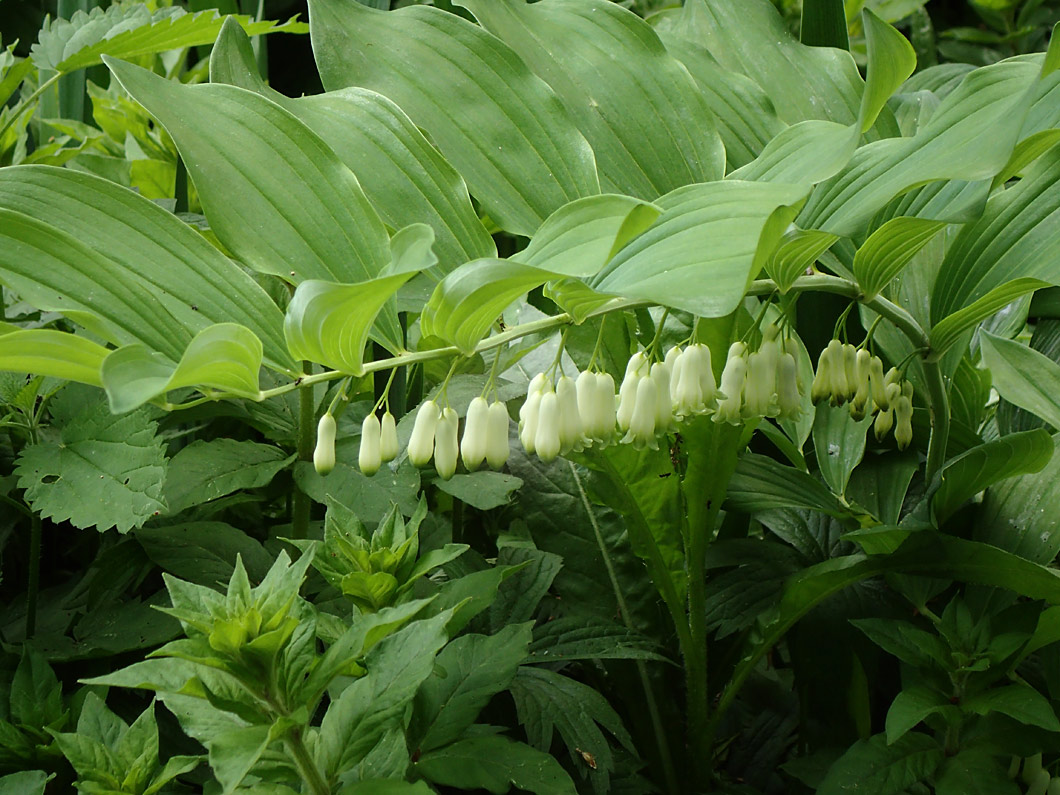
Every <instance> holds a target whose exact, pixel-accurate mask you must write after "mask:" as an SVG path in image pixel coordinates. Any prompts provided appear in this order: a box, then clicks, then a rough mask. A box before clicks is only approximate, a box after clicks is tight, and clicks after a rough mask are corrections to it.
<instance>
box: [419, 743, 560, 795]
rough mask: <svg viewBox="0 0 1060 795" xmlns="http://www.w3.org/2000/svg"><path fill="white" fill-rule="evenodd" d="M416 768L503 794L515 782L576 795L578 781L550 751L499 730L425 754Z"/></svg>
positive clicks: (442, 780) (541, 791)
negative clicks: (498, 731) (513, 737)
mask: <svg viewBox="0 0 1060 795" xmlns="http://www.w3.org/2000/svg"><path fill="white" fill-rule="evenodd" d="M416 770H417V771H418V772H419V773H420V775H422V776H423V777H424V778H426V779H428V780H430V781H433V782H434V783H436V784H442V785H444V786H452V787H459V788H461V789H476V788H481V789H484V790H486V791H487V792H490V793H492V795H503V793H506V792H508V791H509V790H510V789H511V788H512V786H513V785H514V786H516V787H518V788H519V789H521V790H527V791H528V792H533V793H535V795H575V793H576V792H577V790H576V789H575V788H574V782H573V781H571V779H570V776H568V775H567V773H566V771H564V770H563V768H562V767H560V765H559V762H557V761H556V760H555V759H553V758H552V757H551V756H549V755H548V754H547V753H544V752H542V751H538V750H536V749H534V748H531V747H530V746H528V745H524V744H523V743H518V742H514V741H513V740H509V739H508V738H507V737H504V736H502V735H499V734H494V735H487V736H483V737H472V738H469V739H467V740H459V741H458V742H455V743H453V744H452V745H449V746H446V747H445V748H440V749H438V750H437V751H432V752H431V753H428V754H424V755H423V756H422V757H420V760H419V761H418V762H417V763H416Z"/></svg>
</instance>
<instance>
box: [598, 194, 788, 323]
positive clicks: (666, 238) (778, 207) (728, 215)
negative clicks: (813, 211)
mask: <svg viewBox="0 0 1060 795" xmlns="http://www.w3.org/2000/svg"><path fill="white" fill-rule="evenodd" d="M804 196H805V190H804V189H803V188H801V187H798V186H794V185H782V184H767V183H753V182H739V181H724V182H711V183H705V184H701V185H689V186H688V187H685V188H680V189H678V190H676V191H674V192H673V193H670V194H667V195H666V196H663V197H662V198H661V199H659V200H658V201H657V202H656V204H657V205H658V206H659V207H660V208H662V210H663V213H662V215H661V216H659V219H658V221H656V222H655V224H654V225H653V226H652V227H651V228H649V229H648V230H647V231H646V232H644V233H643V234H641V235H640V236H639V237H637V238H636V239H635V240H633V241H632V242H631V243H630V244H629V245H627V246H626V247H625V248H623V249H622V250H621V251H619V252H618V254H617V255H616V256H615V258H614V259H613V260H611V262H610V263H609V264H608V265H607V267H606V268H605V269H604V270H603V271H602V272H601V273H600V274H598V275H597V276H596V277H595V278H594V279H593V280H592V281H591V282H590V284H591V286H592V287H593V288H594V289H597V290H600V291H602V292H605V293H614V294H616V295H622V296H626V297H629V298H638V299H648V300H651V301H657V302H659V303H662V304H665V305H667V306H671V307H674V308H677V309H684V310H687V311H689V312H692V313H694V314H696V315H700V316H703V317H721V316H724V315H727V314H729V313H730V312H732V311H733V309H735V308H736V307H737V306H738V305H739V303H740V301H742V300H743V297H744V294H745V292H746V290H747V285H748V282H749V281H750V280H752V279H754V278H755V276H757V275H758V272H759V270H760V269H761V268H762V266H763V265H764V264H765V260H766V257H767V256H768V255H769V254H770V253H771V252H772V251H773V249H774V248H775V247H776V244H777V243H778V242H779V240H780V237H781V235H782V234H783V233H784V231H785V229H786V228H787V226H788V223H789V222H790V221H791V219H792V217H793V216H794V214H795V211H796V209H797V206H798V205H800V204H801V203H802V201H803V198H804ZM775 212H779V213H780V214H781V216H786V218H785V220H784V221H783V224H779V223H776V220H775V218H774V213H775Z"/></svg>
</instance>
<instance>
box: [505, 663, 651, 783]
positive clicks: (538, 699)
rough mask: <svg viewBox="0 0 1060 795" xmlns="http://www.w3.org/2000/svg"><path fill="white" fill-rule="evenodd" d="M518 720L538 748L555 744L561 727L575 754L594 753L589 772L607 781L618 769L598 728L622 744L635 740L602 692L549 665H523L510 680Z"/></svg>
mask: <svg viewBox="0 0 1060 795" xmlns="http://www.w3.org/2000/svg"><path fill="white" fill-rule="evenodd" d="M510 690H511V693H512V698H513V699H514V701H515V709H516V713H517V714H518V716H519V723H520V724H521V725H522V726H523V728H524V729H525V730H526V736H527V739H528V740H529V742H530V744H531V745H532V746H534V747H535V748H537V749H538V750H540V751H548V750H549V749H550V748H551V747H552V737H553V733H554V730H555V729H558V730H559V734H560V737H562V738H563V742H564V744H566V746H567V750H568V751H569V752H570V754H571V758H572V759H575V760H576V762H575V763H576V764H577V760H584V757H582V756H581V752H583V751H584V752H586V753H589V754H592V756H593V759H595V761H596V768H595V769H592V771H591V772H590V774H589V776H590V779H591V780H593V783H594V786H595V784H596V781H597V779H600V778H602V779H603V780H604V782H607V781H608V779H609V776H610V774H611V773H613V772H614V767H615V763H614V755H613V754H612V752H611V746H610V743H609V742H608V741H607V738H606V737H605V736H604V733H603V732H602V731H600V728H599V727H603V728H605V729H607V730H608V731H609V732H610V733H611V734H612V735H614V737H615V738H616V739H618V741H619V742H620V743H622V745H623V746H625V747H626V748H631V747H632V741H631V740H630V738H629V735H628V734H627V732H626V730H625V727H624V726H623V725H622V719H621V718H620V717H619V716H618V714H617V713H616V712H615V711H614V709H612V708H611V705H610V704H608V703H607V699H605V698H604V697H603V696H602V695H600V693H599V691H597V690H594V689H593V688H591V687H589V686H588V685H584V684H582V683H581V682H578V681H575V680H574V679H570V678H568V677H566V676H563V675H562V674H558V673H556V672H555V671H550V670H549V669H547V668H536V667H535V668H527V667H523V668H520V669H519V671H518V673H517V674H516V675H515V679H513V680H512V684H511V688H510Z"/></svg>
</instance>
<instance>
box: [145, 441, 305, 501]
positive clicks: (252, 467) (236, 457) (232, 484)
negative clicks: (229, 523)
mask: <svg viewBox="0 0 1060 795" xmlns="http://www.w3.org/2000/svg"><path fill="white" fill-rule="evenodd" d="M293 460H294V456H285V455H284V453H283V451H282V450H280V448H278V447H273V446H272V445H267V444H258V443H257V442H238V441H236V440H234V439H214V440H213V441H209V442H207V441H202V440H201V439H200V440H197V441H194V442H192V443H191V444H189V445H188V446H187V447H184V448H182V449H181V450H180V452H179V453H177V454H176V455H175V456H173V458H171V459H170V471H169V476H168V477H167V478H166V486H165V489H164V490H163V493H164V494H165V498H166V502H167V503H168V504H169V513H170V514H176V513H180V512H181V511H183V510H185V509H186V508H190V507H192V506H193V505H201V504H202V503H204V502H209V501H210V500H214V499H217V498H218V497H222V496H224V495H225V494H230V493H232V492H233V491H237V490H239V489H254V488H258V487H259V486H266V485H268V483H269V481H271V480H272V478H273V476H274V475H275V474H276V473H277V472H279V471H280V470H281V469H283V468H285V467H286V466H287V465H288V464H290V463H291V462H292V461H293Z"/></svg>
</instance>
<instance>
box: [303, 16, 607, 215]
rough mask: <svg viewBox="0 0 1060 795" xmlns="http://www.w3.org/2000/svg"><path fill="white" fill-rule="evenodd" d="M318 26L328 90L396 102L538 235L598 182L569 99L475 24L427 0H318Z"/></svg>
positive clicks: (496, 208)
mask: <svg viewBox="0 0 1060 795" xmlns="http://www.w3.org/2000/svg"><path fill="white" fill-rule="evenodd" d="M310 29H311V35H312V37H313V52H314V55H315V57H316V62H317V68H318V70H319V71H320V76H321V80H322V81H323V83H324V88H325V89H328V90H329V91H330V90H334V89H338V88H345V87H347V86H361V87H364V88H370V89H372V90H374V91H378V92H379V93H381V94H383V95H385V96H387V97H389V98H390V99H392V100H394V101H395V102H396V103H397V104H398V105H399V106H400V107H401V109H402V110H403V111H404V112H405V113H407V114H408V115H409V117H410V118H411V119H412V120H413V122H415V123H416V124H417V125H418V126H420V127H422V128H424V129H425V130H427V132H428V133H429V134H430V136H431V139H432V140H433V141H434V143H435V144H436V145H437V146H438V148H439V149H440V150H441V152H442V154H443V155H445V157H446V159H447V160H448V161H449V162H450V163H452V164H453V166H454V167H455V168H456V170H457V171H458V172H460V174H461V175H462V176H463V177H464V179H465V180H467V183H468V187H469V188H470V189H471V192H472V194H473V195H474V196H475V197H476V198H477V199H478V200H479V201H481V202H482V205H483V207H484V208H485V210H486V212H487V213H489V215H490V217H491V218H492V219H493V220H494V221H496V222H497V223H498V224H499V225H500V226H501V227H502V228H504V229H506V230H507V231H510V232H513V233H516V234H522V235H530V234H532V233H533V232H534V230H536V229H537V227H538V226H540V224H541V222H542V221H544V220H545V218H546V217H548V215H549V214H551V213H552V211H554V210H555V209H557V208H558V207H560V206H562V205H564V204H566V203H567V202H569V201H572V200H574V199H577V198H580V197H582V196H589V195H593V194H596V193H599V192H600V187H599V180H598V178H597V175H596V164H595V159H594V156H593V151H592V149H591V148H590V146H589V144H588V142H587V141H586V140H585V138H584V137H583V136H582V134H581V133H580V132H579V131H578V130H577V128H576V127H575V125H574V123H573V122H572V121H571V118H570V116H569V115H568V113H567V111H566V109H565V108H564V107H563V105H562V103H561V102H560V100H559V99H558V98H557V97H556V95H555V94H554V93H553V92H552V90H551V89H550V88H549V87H548V85H547V84H545V83H544V82H543V81H541V80H540V79H539V78H537V77H536V76H534V75H533V74H532V73H531V72H530V70H529V69H528V68H527V67H526V65H525V64H524V63H523V62H522V61H521V60H520V59H519V57H518V56H517V55H516V54H515V53H514V52H512V50H511V49H510V48H508V47H507V46H506V45H505V44H504V43H503V42H501V41H500V40H499V39H497V38H495V37H494V36H491V35H490V34H488V33H486V32H485V31H484V30H482V28H480V27H478V26H477V25H474V24H472V23H470V22H468V21H467V20H465V19H463V18H461V17H459V16H457V15H455V14H448V13H445V12H443V11H441V10H439V9H436V8H429V7H425V6H419V5H416V6H409V7H405V8H402V9H399V10H397V11H392V12H383V11H377V10H373V9H370V8H368V7H367V6H365V5H362V4H361V3H359V2H356V0H313V3H312V6H311V12H310Z"/></svg>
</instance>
